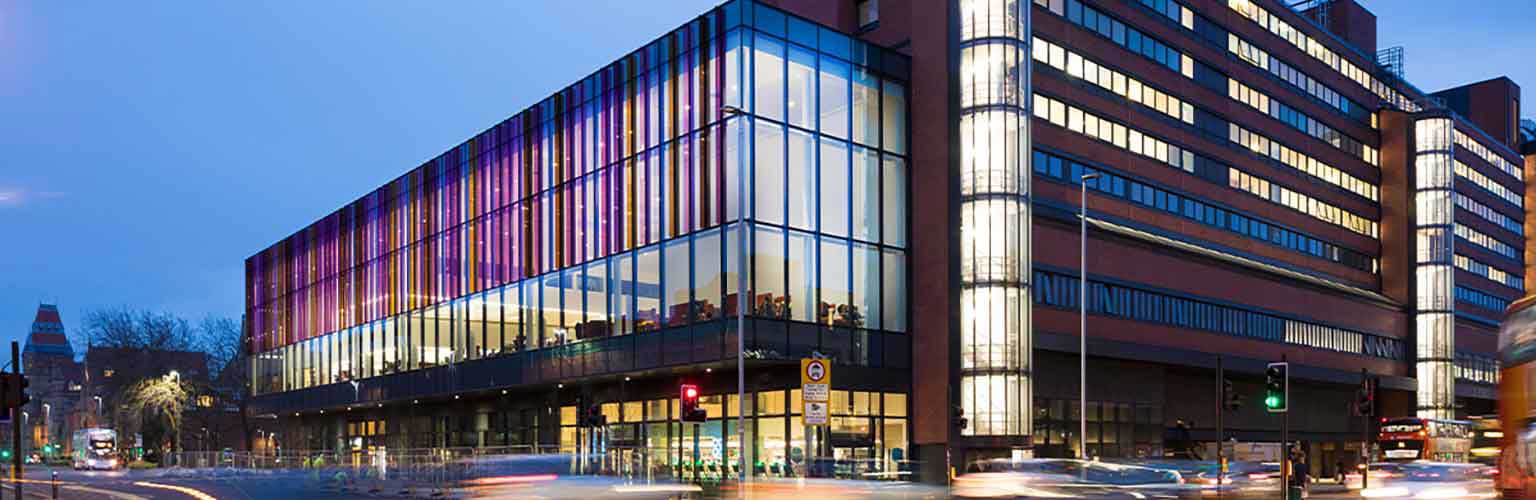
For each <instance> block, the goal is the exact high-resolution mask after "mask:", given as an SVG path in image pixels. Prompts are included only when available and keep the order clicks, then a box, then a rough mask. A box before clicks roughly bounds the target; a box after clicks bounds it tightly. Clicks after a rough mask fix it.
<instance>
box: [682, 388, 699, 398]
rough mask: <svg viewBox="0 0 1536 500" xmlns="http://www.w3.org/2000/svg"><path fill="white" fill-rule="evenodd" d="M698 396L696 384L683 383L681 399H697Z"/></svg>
mask: <svg viewBox="0 0 1536 500" xmlns="http://www.w3.org/2000/svg"><path fill="white" fill-rule="evenodd" d="M698 397H699V387H698V386H696V385H684V386H683V399H697V398H698Z"/></svg>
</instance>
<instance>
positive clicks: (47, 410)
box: [43, 403, 53, 456]
mask: <svg viewBox="0 0 1536 500" xmlns="http://www.w3.org/2000/svg"><path fill="white" fill-rule="evenodd" d="M52 416H53V405H50V404H48V403H43V445H44V447H43V456H47V455H48V448H47V444H48V442H49V441H48V435H49V434H51V433H50V432H48V431H50V430H51V429H49V428H48V420H50V418H51V417H52Z"/></svg>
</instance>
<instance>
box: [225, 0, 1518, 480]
mask: <svg viewBox="0 0 1536 500" xmlns="http://www.w3.org/2000/svg"><path fill="white" fill-rule="evenodd" d="M1376 49H1377V47H1376V30H1375V18H1374V15H1372V14H1371V13H1370V12H1369V11H1367V10H1365V9H1364V8H1363V7H1360V6H1359V5H1358V4H1356V3H1355V2H1353V1H1352V0H1331V1H1315V2H1302V3H1300V4H1295V5H1291V4H1288V3H1284V2H1281V1H1279V0H1227V1H1218V2H1203V1H1194V0H1115V1H1095V2H1082V1H1078V0H750V1H749V0H733V1H729V2H725V3H723V4H722V5H720V6H719V7H717V8H715V9H713V10H711V11H710V12H707V13H705V14H704V15H701V16H699V17H697V18H695V19H693V20H691V21H688V22H687V23H686V24H685V25H684V26H682V27H680V28H678V29H676V30H674V31H672V32H670V33H667V34H666V35H664V36H662V37H661V38H659V39H657V40H656V41H654V42H652V43H651V44H649V45H647V46H645V47H644V48H641V49H640V50H637V51H635V52H632V53H630V54H629V55H627V56H625V57H624V58H622V59H620V60H619V61H616V62H614V63H612V64H609V65H608V66H605V67H603V68H602V69H601V70H599V71H597V72H596V73H594V74H592V75H591V76H589V77H587V78H585V79H583V80H581V81H580V82H578V83H576V84H574V85H571V86H569V87H567V88H564V89H561V90H560V91H558V92H556V93H555V94H553V95H551V96H550V97H548V98H546V99H544V100H543V101H540V102H539V103H538V104H537V105H535V106H533V107H531V108H529V109H526V110H523V111H522V112H520V113H518V114H516V115H514V116H512V117H511V118H509V119H507V120H505V121H503V122H501V123H498V124H496V125H495V126H493V127H491V128H490V129H488V130H486V131H485V132H483V133H481V134H479V135H478V136H476V137H474V138H472V139H470V140H468V141H466V142H464V143H463V144H460V145H458V146H456V147H453V148H451V149H449V150H448V151H446V152H444V153H443V154H441V155H439V156H438V157H436V158H433V159H431V160H429V161H427V162H425V163H424V164H422V165H420V166H418V167H417V168H415V169H413V170H411V171H410V172H409V173H407V174H405V175H403V176H401V177H400V178H398V179H396V180H395V181H393V182H390V183H389V184H387V185H385V186H383V187H381V188H379V189H378V190H376V191H374V192H372V193H368V194H367V195H365V196H363V197H362V198H361V199H357V200H356V201H353V202H352V203H350V204H347V205H345V206H343V207H342V208H341V209H339V210H337V211H336V212H334V213H332V214H330V215H328V216H326V217H324V218H323V219H321V220H319V221H317V222H315V223H313V224H312V225H310V226H308V227H306V228H304V229H302V230H300V231H299V232H297V233H295V234H293V235H292V236H289V237H287V238H285V239H283V240H281V241H280V242H278V243H277V244H274V245H272V246H271V247H268V248H266V249H264V250H261V251H260V252H259V253H257V254H256V255H254V256H252V257H251V258H249V259H247V261H246V273H247V275H246V281H247V289H246V294H247V297H246V303H247V308H248V309H247V332H248V340H249V348H250V350H251V352H253V353H254V354H255V355H254V357H253V358H254V359H253V363H252V364H251V367H250V369H251V370H252V380H253V389H254V392H255V393H256V394H257V396H256V397H255V399H254V400H253V404H252V408H253V409H254V411H256V412H257V413H258V415H260V416H263V417H266V418H275V419H278V420H279V421H280V423H281V424H282V425H281V427H282V428H283V429H284V430H283V431H282V432H281V433H280V435H279V436H278V439H279V440H281V442H283V443H284V444H283V446H285V447H287V448H289V449H325V450H352V451H357V452H359V453H361V452H366V451H367V450H370V449H377V448H381V447H384V448H390V449H400V448H450V447H498V446H518V447H524V448H519V449H522V450H530V449H533V448H535V447H537V448H541V449H553V450H575V449H589V448H590V447H593V446H600V447H603V448H606V449H608V450H610V451H620V452H626V453H616V454H613V455H611V456H630V457H643V459H636V460H634V461H630V462H628V463H626V464H623V465H622V466H623V467H630V468H631V469H630V470H638V469H639V468H644V469H646V470H650V471H653V472H659V473H663V474H665V473H680V472H681V471H683V470H684V469H685V468H690V467H692V465H690V462H691V460H688V459H687V457H685V453H684V448H685V447H686V448H690V449H689V450H688V451H689V453H691V442H692V439H693V437H694V436H693V434H694V432H695V431H694V428H693V427H691V426H683V425H680V424H679V423H678V419H679V417H680V415H679V408H678V400H677V395H678V394H677V393H678V387H679V385H680V384H683V383H690V384H697V385H698V386H699V387H700V388H701V390H702V391H703V393H704V395H705V397H704V407H705V408H706V410H707V413H708V417H709V419H708V421H707V422H706V423H705V424H703V425H702V426H700V427H699V428H698V431H697V432H698V434H699V437H700V438H701V439H700V441H701V446H702V447H703V448H704V452H703V457H704V458H702V459H701V461H703V462H705V465H702V466H700V467H704V468H707V469H709V470H711V471H712V473H717V474H722V475H725V474H728V473H729V472H730V466H729V465H728V464H731V463H735V460H736V459H737V458H738V457H742V456H745V457H746V458H747V459H748V461H749V462H750V463H752V464H753V469H752V472H753V473H754V474H765V475H795V474H803V473H805V472H806V470H807V469H806V465H807V464H809V463H811V462H812V460H810V459H809V458H808V457H833V458H836V459H840V460H850V461H858V462H859V463H862V464H867V465H866V466H867V467H870V468H875V469H880V470H895V469H896V468H897V467H898V464H903V463H906V462H908V461H912V460H915V461H916V462H915V463H916V464H917V465H908V466H906V468H907V469H908V470H912V469H921V470H922V474H923V475H924V476H925V477H929V478H943V477H947V471H945V470H944V469H943V467H944V465H943V464H945V463H950V464H954V465H956V466H957V467H963V466H964V464H966V463H969V462H970V461H973V460H978V459H983V458H988V457H999V456H1019V455H1023V454H1034V455H1036V456H1076V455H1078V454H1079V453H1084V452H1086V453H1087V454H1089V455H1094V456H1104V457H1137V456H1161V455H1163V454H1164V453H1167V452H1171V451H1176V450H1172V449H1170V446H1173V445H1172V444H1170V443H1168V442H1166V441H1165V440H1164V439H1163V436H1164V430H1165V429H1166V428H1168V427H1170V426H1174V425H1176V423H1178V422H1183V423H1185V424H1186V425H1189V426H1190V427H1191V439H1193V440H1194V441H1195V442H1200V443H1213V442H1215V441H1218V440H1230V439H1238V440H1240V441H1243V442H1248V443H1252V444H1255V445H1256V446H1254V447H1251V448H1246V449H1251V450H1263V449H1266V448H1265V446H1273V445H1275V443H1276V442H1277V441H1278V439H1279V424H1278V421H1277V420H1276V419H1275V418H1273V417H1271V416H1270V415H1268V414H1266V413H1264V412H1263V411H1262V408H1260V405H1257V404H1256V401H1257V400H1258V396H1257V394H1259V392H1260V388H1259V387H1260V385H1259V381H1260V380H1261V379H1262V377H1261V373H1262V369H1263V366H1264V364H1265V363H1267V362H1269V361H1275V360H1278V359H1281V358H1282V357H1284V358H1285V359H1287V360H1288V361H1290V362H1291V363H1292V369H1291V375H1292V377H1293V394H1294V395H1295V398H1294V400H1293V401H1292V404H1293V408H1294V410H1293V411H1295V412H1296V413H1298V414H1300V415H1301V416H1300V417H1297V418H1294V419H1293V422H1296V423H1297V427H1296V428H1295V429H1293V431H1295V432H1296V433H1297V434H1296V435H1304V436H1306V440H1307V441H1308V453H1310V454H1312V455H1313V456H1312V462H1313V463H1317V464H1324V465H1325V466H1327V467H1324V469H1325V470H1322V471H1319V472H1321V473H1325V474H1331V473H1332V471H1331V470H1328V468H1329V467H1331V466H1332V464H1336V463H1340V462H1343V463H1346V464H1353V462H1354V461H1355V460H1357V459H1358V456H1359V453H1358V451H1357V450H1358V443H1357V440H1358V436H1359V435H1360V434H1361V432H1362V431H1365V432H1369V429H1362V428H1360V423H1359V422H1360V419H1359V418H1356V417H1354V416H1351V415H1349V414H1348V412H1347V411H1346V409H1347V408H1348V407H1349V406H1348V405H1349V403H1350V401H1352V400H1353V398H1354V391H1355V389H1356V387H1358V385H1359V383H1360V379H1361V376H1362V373H1364V374H1365V375H1366V376H1369V377H1372V378H1375V379H1378V380H1380V387H1381V388H1382V391H1383V392H1382V393H1381V396H1380V397H1379V398H1378V401H1379V403H1378V409H1380V414H1379V415H1380V416H1408V415H1423V416H1435V417H1459V416H1464V415H1466V414H1477V413H1486V412H1491V411H1492V404H1493V398H1494V393H1493V385H1492V384H1493V383H1495V381H1496V374H1497V361H1496V360H1495V358H1494V356H1493V354H1492V353H1493V352H1494V351H1495V345H1494V342H1495V340H1494V339H1495V336H1494V326H1495V325H1496V322H1497V320H1498V318H1499V314H1500V311H1501V310H1502V309H1503V308H1504V307H1505V306H1506V305H1507V304H1508V302H1509V301H1510V300H1512V299H1515V298H1517V297H1519V296H1520V295H1522V294H1523V293H1524V276H1523V274H1524V272H1523V271H1524V269H1525V267H1526V266H1525V261H1524V255H1525V254H1524V252H1525V248H1526V238H1525V235H1524V224H1525V210H1524V203H1525V200H1524V193H1525V189H1526V187H1525V180H1524V172H1523V171H1522V170H1521V168H1520V167H1519V166H1518V165H1520V164H1521V162H1522V157H1521V156H1520V154H1519V153H1518V152H1517V150H1518V146H1520V143H1519V136H1520V134H1519V128H1518V115H1519V109H1520V108H1519V100H1518V95H1519V87H1518V86H1515V85H1514V83H1513V82H1510V81H1509V80H1508V79H1503V78H1500V79H1494V80H1488V81H1484V82H1478V83H1474V84H1470V85H1467V86H1463V87H1457V88H1453V89H1449V90H1445V91H1441V92H1435V93H1427V92H1423V91H1421V90H1419V89H1418V88H1416V87H1414V86H1413V85H1412V84H1410V83H1409V82H1408V81H1407V80H1406V79H1405V75H1406V74H1407V73H1406V72H1405V70H1404V67H1403V66H1402V64H1401V60H1402V59H1401V58H1391V57H1389V58H1388V59H1387V60H1384V61H1382V62H1378V60H1377V58H1376V52H1377V50H1376ZM1383 53H1384V54H1387V55H1391V54H1396V53H1397V52H1394V51H1391V50H1388V51H1384V52H1383ZM1087 174H1097V178H1096V179H1095V180H1091V181H1089V182H1088V183H1087V185H1086V186H1084V185H1083V183H1082V181H1081V179H1083V177H1084V175H1087ZM1080 197H1081V198H1080ZM1079 200H1086V206H1082V205H1080V201H1079ZM1080 214H1081V215H1080ZM1080 217H1083V218H1085V219H1086V221H1084V219H1082V218H1080ZM1083 222H1085V223H1086V225H1087V227H1088V231H1087V234H1086V235H1083V234H1082V233H1079V231H1078V225H1079V223H1083ZM1083 244H1086V247H1087V252H1088V255H1089V257H1088V259H1087V262H1086V263H1085V262H1083V261H1082V260H1080V259H1079V257H1078V253H1079V251H1080V250H1081V247H1080V245H1083ZM1085 276H1086V286H1084V283H1083V280H1084V277H1085ZM1084 289H1086V293H1084V292H1083V291H1082V290H1084ZM1079 307H1082V308H1083V309H1085V310H1086V311H1087V315H1086V320H1084V319H1083V318H1081V317H1080V316H1079V315H1078V311H1079ZM1080 321H1085V322H1086V330H1087V336H1088V340H1087V349H1088V354H1089V357H1088V377H1087V380H1086V382H1084V381H1083V380H1081V379H1080V378H1079V376H1078V363H1079V353H1078V345H1079V340H1080V339H1079V331H1080V328H1082V325H1083V323H1080ZM738 345H740V346H741V348H740V349H739V350H738ZM738 355H740V357H741V359H743V360H744V364H743V365H741V366H744V367H745V373H746V375H745V378H744V385H743V386H741V387H742V391H743V392H744V393H745V394H746V396H747V398H746V400H745V401H738V400H737V396H736V393H737V390H738V383H737V378H736V367H737V366H738V365H737V359H738ZM806 357H825V358H828V359H830V360H832V363H833V366H834V367H835V370H834V372H835V374H836V375H835V377H834V381H833V384H832V393H831V395H830V397H831V402H830V403H831V404H830V411H829V413H830V425H829V427H828V428H827V429H826V430H825V431H823V432H807V430H806V429H807V427H806V426H805V425H803V423H804V420H803V419H802V417H803V416H804V415H803V413H802V412H803V408H802V407H803V405H802V403H803V401H801V400H802V397H801V394H800V392H799V387H800V385H799V384H800V379H799V373H798V368H799V364H798V360H799V359H801V358H806ZM1218 359H1219V360H1221V362H1222V363H1223V366H1224V367H1225V369H1226V372H1225V373H1226V377H1227V379H1228V380H1230V381H1232V386H1233V387H1234V388H1235V390H1237V391H1239V392H1242V393H1243V395H1244V396H1245V397H1246V399H1247V401H1249V404H1248V405H1246V406H1245V408H1244V409H1242V410H1238V411H1235V412H1229V414H1227V415H1225V422H1226V424H1227V429H1228V430H1229V432H1228V434H1226V435H1218V434H1217V430H1216V428H1215V425H1214V422H1215V421H1216V414H1215V412H1216V411H1219V410H1217V409H1216V408H1217V406H1218V405H1217V396H1216V393H1217V388H1218V387H1223V386H1225V384H1224V383H1222V382H1220V381H1219V380H1218V377H1217V374H1216V371H1215V369H1214V368H1215V366H1216V364H1217V362H1218V361H1217V360H1218ZM1084 384H1086V391H1083V392H1086V393H1087V401H1086V404H1085V403H1084V402H1083V401H1082V400H1080V399H1079V397H1080V396H1079V394H1081V393H1082V392H1080V389H1081V388H1082V387H1083V386H1084ZM592 408H596V409H597V411H599V412H600V413H602V414H603V415H605V416H606V417H607V422H606V425H604V426H602V427H601V428H597V429H594V428H592V427H590V426H583V425H581V424H582V422H583V420H584V419H582V418H580V417H581V415H583V414H584V413H585V412H588V411H591V409H592ZM1080 408H1086V411H1087V414H1086V419H1087V420H1088V428H1087V432H1086V434H1084V433H1083V432H1082V431H1080V430H1079V429H1080V427H1079V425H1080V420H1079V419H1080V418H1082V417H1084V415H1083V414H1082V413H1080V411H1081V410H1080ZM738 414H740V415H743V416H744V418H743V420H742V421H743V423H744V424H745V427H744V429H743V430H744V434H745V436H746V439H747V440H746V442H745V443H742V442H739V441H738V440H737V437H736V436H737V431H738V429H736V427H735V425H736V416H737V415H738ZM290 424H291V425H290ZM684 443H690V444H689V445H687V446H685V444H684ZM1352 443H1354V444H1352ZM1351 446H1355V448H1351ZM1351 450H1355V451H1351ZM1254 453H1259V452H1257V451H1256V452H1254ZM1238 458H1243V457H1238ZM1248 458H1254V459H1262V458H1263V457H1257V456H1256V457H1248Z"/></svg>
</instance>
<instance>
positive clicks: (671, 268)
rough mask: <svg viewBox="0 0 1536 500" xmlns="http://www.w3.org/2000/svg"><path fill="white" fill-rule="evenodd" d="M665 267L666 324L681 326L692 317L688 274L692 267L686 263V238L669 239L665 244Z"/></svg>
mask: <svg viewBox="0 0 1536 500" xmlns="http://www.w3.org/2000/svg"><path fill="white" fill-rule="evenodd" d="M665 257H666V260H667V262H666V268H665V272H666V275H667V279H666V281H665V285H666V290H667V294H666V299H667V318H666V321H667V326H681V325H686V324H688V321H689V318H691V317H692V313H691V312H690V309H691V307H692V305H693V301H692V299H691V298H690V297H689V292H690V291H691V285H690V283H689V280H688V275H689V274H691V273H690V271H692V267H691V266H690V265H689V264H688V239H687V238H680V239H677V240H673V241H669V242H667V244H666V253H665Z"/></svg>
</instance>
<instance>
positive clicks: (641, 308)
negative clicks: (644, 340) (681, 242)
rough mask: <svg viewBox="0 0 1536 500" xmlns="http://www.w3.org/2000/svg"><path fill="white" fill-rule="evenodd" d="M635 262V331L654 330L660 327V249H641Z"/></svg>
mask: <svg viewBox="0 0 1536 500" xmlns="http://www.w3.org/2000/svg"><path fill="white" fill-rule="evenodd" d="M635 264H636V265H635V275H636V280H635V281H636V283H635V331H637V332H646V331H651V330H655V329H657V328H660V327H661V251H660V250H658V247H655V246H651V247H648V248H645V249H642V250H640V253H639V255H638V256H637V257H636V263H635Z"/></svg>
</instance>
